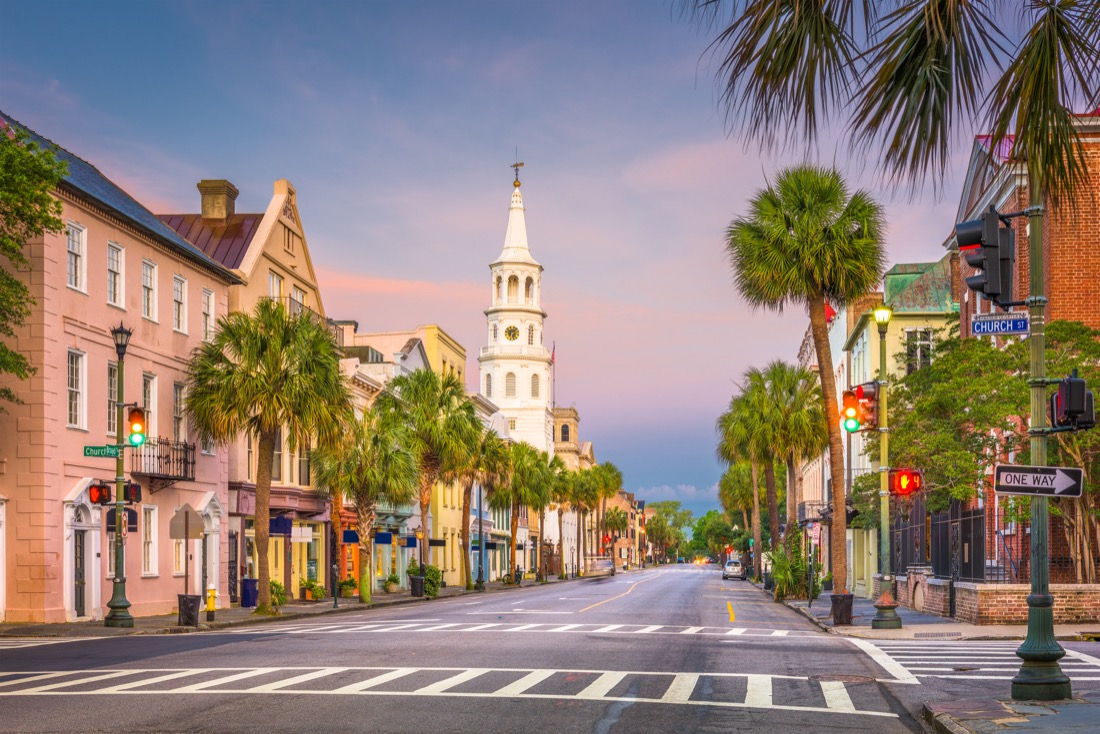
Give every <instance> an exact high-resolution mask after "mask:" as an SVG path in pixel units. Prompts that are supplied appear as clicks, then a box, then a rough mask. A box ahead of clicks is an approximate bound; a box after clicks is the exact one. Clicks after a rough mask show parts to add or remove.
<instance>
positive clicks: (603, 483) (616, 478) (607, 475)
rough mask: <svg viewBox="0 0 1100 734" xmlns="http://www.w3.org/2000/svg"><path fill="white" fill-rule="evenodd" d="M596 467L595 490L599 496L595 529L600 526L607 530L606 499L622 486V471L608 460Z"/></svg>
mask: <svg viewBox="0 0 1100 734" xmlns="http://www.w3.org/2000/svg"><path fill="white" fill-rule="evenodd" d="M595 469H596V475H595V479H596V492H597V494H598V495H599V498H600V518H599V521H598V522H597V524H596V527H597V531H599V529H600V528H602V529H603V530H604V531H605V532H606V530H607V520H606V515H607V501H608V500H609V499H611V498H612V497H614V496H615V495H616V494H617V493H618V492H619V490H620V489H622V486H623V473H622V472H621V471H619V468H618V467H617V466H615V465H614V464H612V463H611V462H610V461H605V462H604V463H602V464H600V465H599V466H597V467H595Z"/></svg>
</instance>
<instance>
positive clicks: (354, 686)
mask: <svg viewBox="0 0 1100 734" xmlns="http://www.w3.org/2000/svg"><path fill="white" fill-rule="evenodd" d="M416 671H417V668H398V669H397V670H391V671H390V672H388V673H382V674H381V675H376V676H374V677H373V678H367V679H366V680H361V681H359V682H358V683H351V684H350V685H346V686H343V687H341V688H337V689H336V690H335V691H333V693H362V692H364V691H367V690H370V689H371V688H374V687H375V686H380V685H382V684H383V683H389V682H390V681H391V680H397V679H398V678H404V677H405V676H406V675H409V674H410V673H415V672H416Z"/></svg>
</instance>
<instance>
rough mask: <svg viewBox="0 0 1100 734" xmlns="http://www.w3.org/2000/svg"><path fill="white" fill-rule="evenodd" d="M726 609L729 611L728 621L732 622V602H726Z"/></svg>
mask: <svg viewBox="0 0 1100 734" xmlns="http://www.w3.org/2000/svg"><path fill="white" fill-rule="evenodd" d="M726 609H729V610H730V621H731V622H732V621H733V620H734V616H733V602H732V601H728V602H726Z"/></svg>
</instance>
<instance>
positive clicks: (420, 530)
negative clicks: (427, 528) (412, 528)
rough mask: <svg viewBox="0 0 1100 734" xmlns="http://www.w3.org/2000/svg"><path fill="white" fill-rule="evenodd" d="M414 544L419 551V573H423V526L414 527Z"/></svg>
mask: <svg viewBox="0 0 1100 734" xmlns="http://www.w3.org/2000/svg"><path fill="white" fill-rule="evenodd" d="M416 546H417V548H418V549H419V551H420V575H421V576H423V575H424V526H420V527H418V528H417V529H416Z"/></svg>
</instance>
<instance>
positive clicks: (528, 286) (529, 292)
mask: <svg viewBox="0 0 1100 734" xmlns="http://www.w3.org/2000/svg"><path fill="white" fill-rule="evenodd" d="M523 297H524V299H525V300H526V301H527V303H534V302H535V281H534V279H533V278H528V279H527V282H526V283H525V284H524V286H523Z"/></svg>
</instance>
